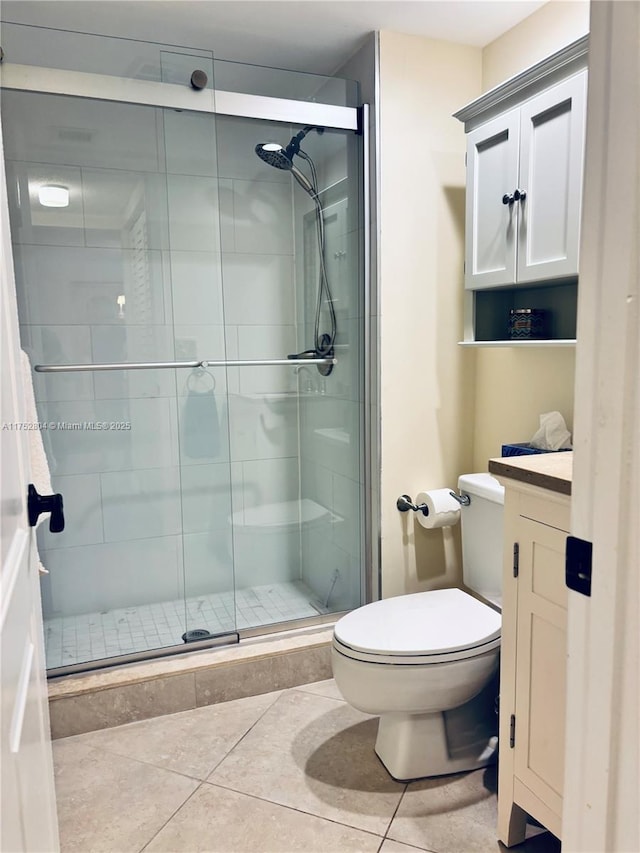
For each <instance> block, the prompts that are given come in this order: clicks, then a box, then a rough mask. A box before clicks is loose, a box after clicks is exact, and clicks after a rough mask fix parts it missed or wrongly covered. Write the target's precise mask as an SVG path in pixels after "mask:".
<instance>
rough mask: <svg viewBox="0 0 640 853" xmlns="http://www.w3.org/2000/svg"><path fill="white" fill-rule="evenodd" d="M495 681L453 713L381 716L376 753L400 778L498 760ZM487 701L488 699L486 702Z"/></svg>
mask: <svg viewBox="0 0 640 853" xmlns="http://www.w3.org/2000/svg"><path fill="white" fill-rule="evenodd" d="M495 695H496V692H495V682H494V683H492V684H491V685H489V687H488V689H486V688H485V690H483V691H482V692H481V693H480V694H479V695H478V696H476V697H475V698H474V699H472V700H471V701H470V702H467V703H466V704H464V705H461V706H460V707H458V708H453V709H452V710H451V711H444V712H443V711H436V712H433V713H429V714H384V715H383V716H381V717H380V723H379V726H378V737H377V739H376V745H375V751H376V755H377V756H378V758H379V759H380V761H382V763H383V764H384V766H385V767H386V768H387V770H388V771H389V773H390V774H391V776H393V778H394V779H397V780H398V781H400V782H405V781H409V780H411V779H423V778H425V777H428V776H444V775H447V774H449V773H462V772H464V771H469V770H477V769H478V768H480V767H486V766H487V764H492V763H493V762H494V761H495V760H496V747H497V737H496V734H497V723H496V717H495V714H494V713H493V698H490V697H495ZM488 700H489V701H488Z"/></svg>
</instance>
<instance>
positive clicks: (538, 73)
mask: <svg viewBox="0 0 640 853" xmlns="http://www.w3.org/2000/svg"><path fill="white" fill-rule="evenodd" d="M588 51H589V36H588V35H586V36H582V38H579V39H577V41H574V42H572V43H571V44H569V45H567V46H566V47H563V48H562V49H561V50H559V51H557V52H556V53H553V54H551V56H548V57H546V58H545V59H543V60H542V61H541V62H538V63H537V64H536V65H533V66H532V67H531V68H527V70H526V71H523V72H521V73H520V74H516V75H515V76H514V77H510V78H509V79H508V80H507V81H506V82H504V83H501V84H500V85H499V86H495V87H494V88H493V89H490V90H489V91H488V92H485V94H484V95H481V96H480V97H479V98H476V99H475V101H471V103H469V104H467V105H466V106H464V107H462V108H461V109H459V110H458V111H457V112H455V113H454V114H453V116H454V118H457V119H458V120H459V121H462V122H464V123H465V132H466V133H468V132H469V131H470V130H472V129H473V128H474V127H477V126H478V125H479V124H480V123H482V122H485V121H487V120H488V119H489V118H491V117H492V116H494V115H497V114H498V113H501V112H504V111H505V110H507V109H509V108H510V107H511V106H512V105H514V104H518V103H521V102H522V101H523V100H524V99H525V98H529V97H531V96H532V95H535V94H537V93H538V92H541V91H542V90H543V89H546V88H548V87H549V86H551V85H553V83H556V82H558V81H559V80H561V79H563V78H565V77H568V76H569V75H570V74H573V73H575V72H577V71H580V70H581V69H583V68H585V67H586V65H587V54H588Z"/></svg>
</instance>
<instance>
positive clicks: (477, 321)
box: [455, 38, 587, 345]
mask: <svg viewBox="0 0 640 853" xmlns="http://www.w3.org/2000/svg"><path fill="white" fill-rule="evenodd" d="M586 58H587V39H586V38H584V39H580V40H579V41H578V42H575V43H574V44H572V45H570V46H569V47H568V48H565V49H564V50H562V51H560V52H559V53H557V54H554V55H553V56H551V57H549V58H548V59H546V60H544V61H543V62H541V63H538V65H536V66H534V67H533V68H531V69H529V70H528V71H526V72H523V73H522V74H520V75H518V76H517V77H514V78H511V79H510V80H508V81H507V82H506V83H504V84H503V85H502V86H498V87H497V88H496V89H492V90H491V91H490V92H488V93H486V94H485V95H483V96H482V97H481V98H479V99H478V100H476V101H474V102H473V103H472V104H469V105H468V106H466V107H464V108H463V109H462V110H460V111H459V112H458V113H456V114H455V115H456V118H459V119H460V120H461V121H463V122H464V124H465V130H466V132H467V198H466V223H465V227H466V253H465V289H466V290H467V292H468V296H467V297H466V298H467V323H466V329H465V343H477V344H480V343H485V344H487V343H489V342H490V341H495V342H501V343H507V342H510V343H518V344H520V343H536V344H538V345H539V344H540V343H541V341H540V340H539V337H540V336H539V335H538V336H536V337H535V339H534V336H532V339H531V340H524V341H523V340H518V341H513V340H512V339H511V338H510V333H509V312H510V310H511V309H512V308H516V309H517V308H537V309H542V310H544V312H545V331H544V335H543V337H544V341H545V342H546V343H547V344H549V343H559V342H569V341H571V340H572V339H575V321H576V303H577V277H578V253H579V242H580V213H581V203H582V180H583V164H584V137H585V116H586V92H587V70H586Z"/></svg>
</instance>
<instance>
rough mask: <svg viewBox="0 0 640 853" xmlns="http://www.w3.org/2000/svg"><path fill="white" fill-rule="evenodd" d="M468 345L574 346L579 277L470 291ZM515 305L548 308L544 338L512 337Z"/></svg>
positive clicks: (466, 340)
mask: <svg viewBox="0 0 640 853" xmlns="http://www.w3.org/2000/svg"><path fill="white" fill-rule="evenodd" d="M466 299H467V323H466V334H465V340H464V341H461V343H462V344H465V345H467V346H538V347H539V346H571V345H573V344H575V341H576V313H577V304H578V281H577V278H574V279H567V280H564V281H556V282H544V283H542V284H539V285H530V286H528V287H523V286H522V285H515V286H512V287H496V288H490V289H489V288H487V289H486V290H474V291H471V292H468V293H467V296H466ZM512 308H541V309H543V310H544V311H545V317H546V335H545V338H544V339H526V338H525V339H523V338H520V339H513V338H510V337H509V312H510V311H511V309H512Z"/></svg>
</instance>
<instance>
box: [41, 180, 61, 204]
mask: <svg viewBox="0 0 640 853" xmlns="http://www.w3.org/2000/svg"><path fill="white" fill-rule="evenodd" d="M38 201H39V202H40V204H41V205H42V206H43V207H69V188H68V187H63V186H62V185H60V184H43V185H42V186H41V187H39V188H38Z"/></svg>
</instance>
